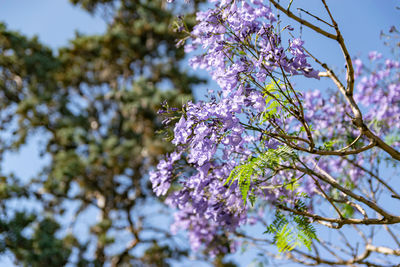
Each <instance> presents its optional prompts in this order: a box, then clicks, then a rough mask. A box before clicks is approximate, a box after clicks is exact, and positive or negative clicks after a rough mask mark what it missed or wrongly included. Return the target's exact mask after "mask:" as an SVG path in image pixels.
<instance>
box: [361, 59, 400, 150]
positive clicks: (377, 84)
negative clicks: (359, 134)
mask: <svg viewBox="0 0 400 267" xmlns="http://www.w3.org/2000/svg"><path fill="white" fill-rule="evenodd" d="M369 59H370V61H371V63H372V64H374V65H375V66H374V67H373V69H374V70H375V71H368V68H365V66H364V64H363V63H362V61H361V60H360V59H357V60H356V62H357V64H356V65H357V74H358V75H359V76H360V82H359V83H358V84H357V92H356V95H355V100H356V101H357V102H358V103H360V104H361V105H362V106H363V108H364V109H365V110H366V112H365V119H366V120H367V121H368V122H369V123H375V124H376V125H377V127H375V129H374V130H375V131H377V132H378V133H379V134H381V135H387V134H390V133H392V132H393V129H400V83H399V80H400V71H399V70H400V62H399V61H395V60H392V59H384V58H383V56H382V55H381V54H380V53H378V52H376V51H374V52H371V53H370V54H369ZM397 144H399V143H397Z"/></svg>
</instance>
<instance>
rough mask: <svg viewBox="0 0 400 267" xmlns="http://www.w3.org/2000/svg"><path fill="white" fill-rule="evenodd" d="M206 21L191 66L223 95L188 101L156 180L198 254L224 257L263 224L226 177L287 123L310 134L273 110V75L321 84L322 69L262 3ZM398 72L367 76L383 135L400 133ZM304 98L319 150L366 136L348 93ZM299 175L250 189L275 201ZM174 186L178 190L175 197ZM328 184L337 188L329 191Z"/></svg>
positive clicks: (274, 144) (280, 109)
mask: <svg viewBox="0 0 400 267" xmlns="http://www.w3.org/2000/svg"><path fill="white" fill-rule="evenodd" d="M170 2H171V1H170ZM212 2H215V1H212ZM197 20H198V24H197V25H196V26H195V27H194V30H193V32H192V33H191V37H192V39H191V42H190V43H188V44H186V46H185V50H186V52H191V51H193V50H196V49H202V50H205V51H206V52H205V53H204V54H202V55H199V56H196V57H194V58H192V59H191V61H190V64H191V66H192V67H193V68H202V69H205V70H207V71H208V72H209V73H210V75H211V76H212V78H213V79H214V80H215V81H216V82H217V83H218V85H219V86H220V88H221V90H220V91H219V93H218V94H216V95H213V96H211V97H210V101H208V102H199V103H192V102H189V103H187V104H186V105H185V106H184V108H183V114H182V116H181V117H180V119H179V121H178V122H177V123H176V124H175V127H174V130H173V133H174V138H173V140H172V143H173V144H174V145H175V146H176V151H175V152H173V153H172V154H170V155H166V157H165V158H164V159H163V160H161V161H160V162H159V164H158V165H157V169H156V170H155V171H153V172H151V174H150V181H151V182H152V184H153V190H154V192H155V193H156V195H157V196H161V195H167V203H168V204H169V205H171V206H172V207H175V208H177V210H178V211H177V213H176V214H175V223H174V225H173V226H172V228H173V231H174V232H175V231H178V230H180V229H185V230H188V232H189V238H190V240H191V244H192V247H193V249H200V248H207V250H208V251H209V252H210V253H211V254H214V255H215V254H218V253H221V252H222V253H224V252H226V251H227V249H229V250H230V251H232V250H233V249H234V247H230V248H228V247H227V246H226V242H222V240H226V238H229V232H234V231H235V230H236V229H237V228H238V227H239V226H241V225H243V224H246V223H253V222H254V221H257V215H254V214H253V215H252V216H250V217H248V214H249V213H250V208H249V206H248V205H247V206H245V205H244V204H243V199H242V194H241V191H240V188H239V185H238V182H237V181H234V182H233V183H232V184H230V185H229V184H226V180H227V177H229V176H230V174H231V172H232V171H233V170H234V169H235V167H237V166H238V165H240V164H241V163H243V162H245V161H247V160H249V159H251V158H252V157H253V156H256V155H257V154H258V155H260V154H262V153H264V152H266V151H268V150H269V149H276V148H278V147H279V146H280V145H281V143H280V142H279V139H273V138H265V136H263V131H266V130H269V129H271V128H272V129H273V128H277V127H278V126H279V127H281V131H277V133H281V132H282V131H284V132H285V133H287V135H288V136H297V137H299V138H303V139H306V138H307V134H306V132H305V131H301V128H302V126H304V122H303V124H302V123H300V121H299V120H298V118H296V117H295V116H292V115H290V114H289V113H290V109H289V107H290V105H293V104H290V103H289V104H288V105H287V106H285V105H284V104H285V102H284V101H283V100H282V102H281V104H280V105H275V106H272V105H271V97H272V96H274V95H273V94H274V93H273V92H272V93H271V92H269V95H268V94H267V93H266V92H265V90H267V89H266V88H268V86H269V85H270V84H271V83H272V82H271V81H270V80H269V79H267V78H271V77H278V76H279V75H280V77H281V78H282V80H283V79H285V78H287V77H290V76H293V75H302V76H304V77H308V78H317V79H319V77H318V71H316V70H315V69H313V68H312V66H311V65H310V64H309V63H308V62H307V55H306V53H305V51H304V49H303V41H302V40H300V39H293V40H290V41H289V45H288V47H286V48H284V47H283V45H282V43H281V38H280V35H279V34H277V33H276V32H275V27H274V22H276V17H275V15H274V14H273V12H272V10H271V8H269V7H268V6H266V5H265V4H264V3H263V2H262V1H258V0H251V1H241V0H221V1H219V4H217V5H215V8H213V9H209V10H208V11H205V12H199V13H198V14H197ZM287 29H288V30H290V28H287ZM370 59H371V60H372V61H379V60H381V56H380V55H379V54H378V53H372V54H371V55H370ZM354 65H355V73H356V75H357V77H361V76H362V75H365V73H364V72H365V71H364V67H363V63H362V61H361V60H359V59H358V60H355V61H354ZM399 68H400V64H399V62H395V61H392V60H386V61H385V62H384V64H381V65H380V66H378V69H379V71H377V72H372V73H370V74H369V75H366V76H363V77H361V78H360V82H358V85H357V92H355V99H356V101H357V102H359V103H361V104H362V105H364V106H365V109H367V113H366V114H367V115H366V118H367V120H370V121H372V120H373V119H377V120H379V122H380V125H383V126H381V129H382V131H383V130H385V129H386V130H387V129H390V128H393V127H397V129H399V128H400V120H399V114H400V85H399V83H398V81H399V74H398V73H399V72H398V69H399ZM277 84H279V82H276V81H275V85H277ZM282 87H283V88H284V87H285V85H282ZM268 97H269V98H268ZM298 97H299V98H300V101H301V102H302V105H303V108H304V119H305V120H306V121H307V123H308V124H309V125H311V126H312V131H313V135H314V138H315V140H314V141H315V142H316V145H317V146H321V147H322V146H324V145H326V143H325V141H326V140H335V141H336V143H334V144H331V145H332V147H333V149H337V148H341V147H343V146H344V145H346V144H348V143H349V140H348V139H350V142H351V140H354V138H356V137H357V135H358V130H357V128H356V127H354V126H352V123H351V119H350V118H349V117H348V116H343V114H346V113H351V111H350V110H349V107H348V106H346V104H345V101H343V99H342V98H341V96H339V95H338V94H331V95H328V96H325V94H324V96H323V95H322V94H321V92H320V91H314V92H311V91H310V92H302V94H299V95H298ZM277 98H279V96H278V95H277ZM272 102H273V101H272ZM282 103H283V104H282ZM271 110H274V112H275V113H276V114H280V116H276V117H275V118H274V125H270V124H268V123H266V121H265V120H263V119H262V116H263V115H262V114H264V113H265V112H267V113H268V112H270V111H271ZM260 121H261V122H260ZM363 141H365V140H362V139H361V140H360V142H363ZM319 149H320V148H319ZM321 149H323V148H321ZM301 158H302V159H303V161H304V162H307V161H310V162H315V160H317V159H316V157H315V156H313V155H311V156H310V155H307V154H303V155H301ZM357 160H358V164H360V165H362V164H363V160H364V158H363V157H362V156H360V157H358V159H357ZM318 162H319V163H318V165H319V166H320V167H321V168H322V169H324V170H325V171H327V172H328V173H331V174H336V173H338V172H339V171H340V170H344V169H346V168H347V166H348V165H349V162H348V161H346V160H344V159H343V158H341V157H337V156H329V157H322V158H320V159H318ZM269 174H270V173H268V170H266V172H265V173H264V175H265V177H266V176H268V175H269ZM257 175H259V174H257ZM362 175H363V173H362V172H361V171H360V170H359V169H355V170H352V171H350V172H346V175H345V176H343V175H342V177H344V178H343V179H348V180H350V181H352V182H353V183H357V181H358V180H359V178H360V177H361V176H362ZM299 176H300V175H298V174H297V173H296V172H294V171H288V170H282V171H279V172H278V173H276V174H275V176H274V177H273V178H271V179H268V181H264V182H261V183H259V184H257V186H256V185H255V184H254V183H252V184H251V185H250V189H251V191H252V193H253V194H254V195H255V196H257V198H258V199H261V200H264V201H275V200H277V199H278V198H279V196H280V195H283V194H285V193H286V191H285V189H284V188H283V187H279V185H282V184H284V183H285V182H286V181H288V179H291V177H299ZM302 177H303V176H302ZM259 178H260V177H259ZM261 178H262V177H261ZM260 180H262V179H260ZM173 183H174V185H176V187H175V188H177V189H176V190H172V191H173V192H170V193H169V194H167V192H168V191H169V190H170V187H171V184H173ZM322 187H323V189H324V190H329V186H327V185H322ZM315 190H316V184H315V182H314V181H313V179H311V178H310V177H307V176H304V177H303V178H302V180H301V181H300V187H299V188H298V189H297V191H298V192H305V193H306V194H307V195H308V196H313V194H315ZM310 209H311V208H310ZM258 216H262V214H258ZM231 244H233V243H231Z"/></svg>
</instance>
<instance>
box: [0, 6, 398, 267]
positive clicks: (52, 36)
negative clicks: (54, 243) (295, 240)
mask: <svg viewBox="0 0 400 267" xmlns="http://www.w3.org/2000/svg"><path fill="white" fill-rule="evenodd" d="M294 2H295V3H296V2H300V1H296V0H295V1H294ZM301 3H305V1H301ZM396 3H397V4H396ZM307 4H308V10H309V11H311V12H314V13H315V14H321V12H322V11H323V10H322V8H321V5H320V1H316V0H307ZM328 4H329V5H330V7H331V10H332V13H333V14H334V16H335V18H336V20H337V22H338V24H339V26H340V27H341V29H342V33H343V36H344V39H345V40H346V43H347V45H348V48H349V51H350V54H351V55H353V56H355V55H360V56H366V55H367V53H368V52H369V51H373V50H378V51H382V52H384V54H386V53H387V52H388V50H387V48H386V47H384V46H383V45H382V41H381V40H380V39H379V33H380V31H381V30H384V31H386V32H387V31H388V30H389V28H390V26H392V25H395V26H397V28H399V29H400V27H399V22H400V10H399V9H396V8H395V7H396V6H400V3H399V1H396V0H381V1H378V0H352V1H349V0H332V1H328ZM302 16H303V17H304V18H307V15H305V14H303V15H302ZM0 21H2V22H5V23H6V24H7V25H8V28H9V29H13V30H18V31H21V32H22V33H23V34H26V35H28V36H33V35H38V36H39V39H40V40H41V41H42V42H43V43H45V44H47V45H49V46H50V47H52V48H54V49H56V48H58V47H61V46H64V45H66V44H67V42H68V40H69V39H72V38H73V37H74V35H75V31H79V32H81V33H88V34H95V33H101V32H103V31H104V30H105V27H106V25H105V22H104V21H103V19H101V18H100V17H95V16H91V15H90V14H88V13H87V12H84V11H82V10H81V9H80V8H79V7H73V6H72V5H70V4H69V3H68V1H67V0H35V1H32V0H18V1H16V0H2V1H1V3H0ZM290 23H291V24H292V25H293V26H295V27H296V26H298V25H297V24H296V23H294V22H293V21H292V22H290ZM303 34H304V35H303V39H305V40H306V47H307V48H308V49H309V50H310V51H312V52H313V53H315V54H317V55H323V60H324V61H326V62H330V63H331V65H336V66H337V67H339V68H342V67H343V66H344V61H343V57H342V56H341V52H340V51H339V50H338V48H337V44H336V43H335V42H333V41H331V40H321V38H317V36H316V35H315V34H314V33H312V32H309V31H306V30H305V31H304V32H303ZM307 85H308V86H310V87H313V86H314V84H313V83H310V84H307ZM200 90H201V89H200ZM201 94H202V92H197V94H196V95H201ZM39 139H40V137H38V138H34V139H32V140H31V142H30V143H29V144H28V145H27V146H26V147H25V148H24V149H22V151H21V152H20V153H18V154H12V153H9V154H8V155H7V157H6V160H5V162H4V163H3V164H2V169H3V170H5V171H6V172H9V171H14V172H15V173H16V174H17V175H18V176H21V177H30V176H32V175H33V173H35V172H36V171H37V168H38V166H39V165H40V164H42V162H43V160H41V159H40V158H39V153H38V147H39V146H38V145H37V141H38V140H39ZM21 166H23V167H21ZM0 266H12V265H11V263H10V261H9V260H8V258H7V257H1V258H0ZM286 266H289V265H286Z"/></svg>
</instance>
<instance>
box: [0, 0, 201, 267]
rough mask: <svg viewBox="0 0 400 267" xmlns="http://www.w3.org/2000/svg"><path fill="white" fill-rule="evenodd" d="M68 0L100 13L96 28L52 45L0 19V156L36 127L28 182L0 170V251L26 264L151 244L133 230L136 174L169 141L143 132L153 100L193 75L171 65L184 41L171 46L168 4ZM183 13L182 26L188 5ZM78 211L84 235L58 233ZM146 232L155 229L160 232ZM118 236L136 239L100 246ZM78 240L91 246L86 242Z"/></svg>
mask: <svg viewBox="0 0 400 267" xmlns="http://www.w3.org/2000/svg"><path fill="white" fill-rule="evenodd" d="M71 2H73V3H74V4H77V5H79V6H81V7H83V8H84V9H85V10H87V11H89V12H91V13H97V12H99V13H100V14H106V13H107V22H108V25H107V29H106V31H105V32H104V33H103V34H101V35H83V34H80V33H77V34H76V36H75V38H74V39H73V40H71V41H70V42H69V43H68V44H66V45H65V46H64V47H61V48H60V49H59V50H58V52H57V53H54V52H53V51H52V50H51V49H50V48H49V47H46V46H45V45H43V44H41V43H40V41H39V39H38V38H36V37H34V38H28V37H25V36H23V35H22V34H20V33H17V32H14V31H11V30H9V29H7V28H6V26H5V25H3V24H1V23H0V50H1V51H2V53H1V54H0V91H1V93H0V103H1V104H0V130H1V131H3V132H2V135H1V137H0V160H3V156H4V155H5V153H9V152H11V151H16V152H18V151H19V150H20V149H21V148H22V147H23V146H24V145H26V144H29V142H30V138H31V137H39V138H40V145H39V146H40V153H41V155H42V156H45V158H46V160H45V162H46V163H45V166H44V167H43V168H42V169H40V170H39V172H38V173H37V174H32V176H33V179H32V180H29V182H26V183H22V182H21V180H23V181H27V180H28V179H29V178H31V177H18V178H23V179H18V178H17V177H15V176H13V175H8V174H7V175H3V176H2V178H1V179H0V215H1V216H3V217H4V218H8V219H7V220H5V219H4V220H2V221H1V223H2V229H3V230H2V231H3V232H2V233H3V237H4V238H3V237H2V238H1V239H0V242H2V243H1V252H2V253H9V252H11V253H13V254H14V256H15V259H16V262H17V264H20V265H27V266H46V265H48V266H64V265H65V264H67V263H70V262H69V261H70V255H71V251H74V252H73V253H75V254H74V257H73V258H74V259H75V258H77V263H76V264H77V265H78V266H88V265H92V266H93V265H95V266H103V265H107V264H110V263H111V261H112V260H114V259H122V258H123V259H124V261H122V260H121V262H124V263H125V264H128V265H130V264H132V262H133V261H134V260H138V259H135V258H134V257H133V254H135V255H137V254H140V253H141V252H143V251H145V249H146V248H147V247H149V246H150V244H151V242H150V241H149V240H148V238H147V237H146V236H145V235H143V234H142V232H141V231H142V225H146V226H150V225H151V224H150V221H151V218H148V217H147V215H146V214H145V212H144V209H143V206H144V205H147V204H148V203H154V199H153V195H152V192H151V190H149V184H148V182H147V176H146V174H147V172H148V170H149V168H150V167H151V166H152V165H154V163H155V162H156V161H157V158H158V157H159V155H161V154H164V153H166V152H167V151H169V150H170V149H171V145H170V144H168V143H167V142H165V141H164V140H163V139H162V138H161V137H160V136H158V135H157V134H155V133H156V132H157V131H158V130H161V129H162V128H163V126H162V123H161V120H160V118H159V117H158V115H157V110H159V109H160V107H161V102H162V101H163V100H166V101H168V103H170V105H171V106H173V107H177V106H181V104H182V102H186V101H187V100H188V99H191V88H192V86H193V85H196V84H199V83H201V82H203V80H201V79H199V78H197V77H195V76H193V75H189V74H188V73H187V72H186V71H185V70H183V69H182V67H181V64H180V63H181V60H182V59H183V58H184V52H183V49H182V48H177V47H176V39H178V38H179V37H180V36H179V33H176V32H175V31H174V30H173V28H172V26H171V24H172V23H173V20H174V18H175V15H174V14H173V13H172V12H171V10H168V9H167V8H165V1H163V0H155V1H153V0H152V1H149V0H143V1H142V0H141V1H131V0H73V1H71ZM198 2H201V1H198ZM184 9H185V8H182V10H184ZM188 19H189V21H187V22H186V25H188V27H189V28H190V27H192V25H193V15H188ZM15 201H21V202H22V203H23V202H24V201H27V202H32V203H35V205H37V206H38V207H40V208H39V209H38V210H40V211H37V210H36V209H35V210H29V212H30V213H32V214H33V215H32V216H33V217H30V216H28V215H27V217H26V218H25V219H21V218H20V217H21V216H22V215H21V214H20V213H21V212H22V210H21V209H20V208H21V206H23V205H20V206H15V205H12V202H14V203H15ZM88 212H89V213H90V212H92V213H95V216H89V218H86V221H83V219H82V218H81V215H82V214H83V215H84V214H85V213H88ZM30 213H29V214H30ZM43 214H46V216H44V215H43ZM65 214H68V216H64V215H65ZM17 215H18V216H17ZM15 216H17V217H15ZM43 217H45V218H43ZM47 217H49V218H52V219H51V222H52V223H54V224H53V225H51V223H50V221H48V220H50V219H47ZM28 219H29V220H28ZM82 221H83V222H84V224H83V226H81V227H83V228H86V231H87V232H88V233H89V234H88V235H87V236H79V237H80V238H76V237H77V236H76V235H77V232H76V231H75V230H76V229H75V230H74V231H72V235H75V236H72V238H69V237H68V236H67V235H65V234H63V233H65V230H66V229H65V228H66V227H71V229H74V225H75V222H78V223H79V222H80V223H81V224H80V225H82ZM55 225H58V226H57V227H59V228H60V230H61V231H58V228H57V227H55ZM39 226H40V227H39ZM42 226H43V227H44V228H41V227H42ZM38 227H39V228H38ZM89 229H90V231H89ZM46 230H47V232H46ZM62 230H64V231H62ZM84 230H85V229H80V232H81V231H84ZM25 232H27V233H34V234H33V235H30V236H26V235H24V234H23V233H25ZM148 232H149V231H148ZM154 232H155V235H156V236H157V238H158V237H160V238H161V239H162V240H163V241H164V239H165V236H164V235H163V234H162V233H163V232H161V233H160V232H157V231H154ZM36 233H40V237H39V234H38V235H36ZM157 234H158V235H157ZM120 236H124V237H126V238H127V239H130V240H129V243H128V245H129V244H131V243H133V244H136V245H135V246H134V247H132V248H131V249H128V250H127V251H122V252H121V251H120V250H118V249H112V250H110V251H113V252H112V253H105V252H106V251H107V250H108V249H109V248H110V247H111V246H113V247H116V246H117V247H122V248H125V247H127V246H128V245H127V244H125V243H124V242H126V239H124V240H123V241H121V240H119V237H120ZM67 237H68V238H67ZM7 238H8V239H7ZM40 238H42V239H40ZM6 240H8V241H7V242H6ZM10 240H11V241H12V242H11V241H10ZM68 240H69V241H68ZM70 240H74V242H72V241H71V242H70ZM77 240H79V242H78V241H77ZM133 241H134V242H133ZM68 242H70V243H68ZM135 242H136V243H135ZM88 247H91V248H92V249H94V253H93V252H92V253H87V248H88ZM137 247H141V249H140V252H138V253H136V252H135V250H136V249H137ZM143 247H144V248H145V249H143ZM169 249H170V250H171V251H173V250H174V248H173V247H171V248H169ZM134 252H135V253H134ZM139 256H140V255H139ZM146 257H147V258H146V262H151V259H150V258H151V257H154V258H157V259H160V258H161V257H178V255H177V254H174V253H172V254H168V253H167V254H160V255H156V253H150V254H147V255H146ZM93 259H95V260H93ZM140 260H143V261H144V260H145V259H144V258H143V259H139V261H140ZM162 261H164V262H167V261H168V260H167V259H162ZM30 262H31V263H30ZM35 264H36V265H35ZM138 264H139V265H140V263H138ZM144 264H145V263H144Z"/></svg>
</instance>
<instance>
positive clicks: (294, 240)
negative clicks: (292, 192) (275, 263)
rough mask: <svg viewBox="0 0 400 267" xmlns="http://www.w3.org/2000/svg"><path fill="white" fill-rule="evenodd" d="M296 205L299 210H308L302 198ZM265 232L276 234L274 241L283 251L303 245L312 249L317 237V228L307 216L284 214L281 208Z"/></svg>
mask: <svg viewBox="0 0 400 267" xmlns="http://www.w3.org/2000/svg"><path fill="white" fill-rule="evenodd" d="M295 205H296V207H297V209H298V210H299V211H301V210H306V205H305V204H304V203H303V202H301V201H300V200H297V201H296V204H295ZM265 233H267V234H272V235H274V239H273V240H274V243H275V244H276V246H277V248H278V251H279V252H281V253H284V252H287V251H291V250H293V249H294V248H296V247H298V246H301V245H304V246H305V247H307V248H308V249H309V250H311V245H312V241H313V239H317V235H316V231H315V228H314V227H313V226H312V225H311V222H310V221H309V219H308V218H307V217H305V216H301V215H293V214H283V213H282V211H280V210H277V211H276V213H275V219H274V221H273V222H272V224H270V225H269V226H268V227H267V231H265Z"/></svg>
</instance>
